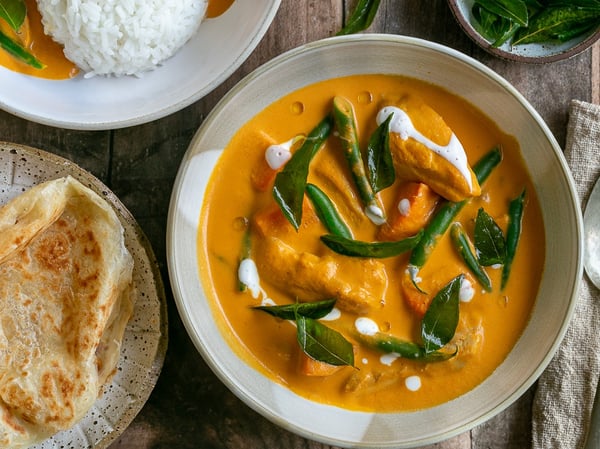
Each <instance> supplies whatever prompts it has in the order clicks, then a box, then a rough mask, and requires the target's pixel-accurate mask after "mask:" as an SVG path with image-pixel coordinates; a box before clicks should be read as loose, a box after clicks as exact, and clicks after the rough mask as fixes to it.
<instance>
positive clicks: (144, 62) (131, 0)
mask: <svg viewBox="0 0 600 449" xmlns="http://www.w3.org/2000/svg"><path fill="white" fill-rule="evenodd" d="M37 3H38V9H39V11H40V13H41V15H42V22H43V24H44V31H45V33H46V34H48V35H50V36H52V38H53V39H54V40H55V41H57V42H58V43H60V44H62V45H63V46H64V52H65V56H66V57H67V58H68V59H69V60H71V61H72V62H73V63H75V64H76V65H77V66H78V67H79V68H80V69H81V70H82V71H83V72H85V73H86V75H85V76H86V77H90V76H94V75H115V76H121V75H141V74H142V73H143V72H146V71H148V70H152V69H154V68H156V66H158V65H159V64H161V63H162V62H163V61H165V60H166V59H168V58H169V57H171V56H172V55H174V54H175V53H176V52H177V50H179V49H180V48H181V47H182V46H183V45H184V44H185V43H186V42H187V41H188V40H189V39H190V38H191V37H192V36H193V34H194V33H195V32H196V30H197V29H198V26H199V25H200V22H201V21H202V19H203V18H204V15H205V13H206V8H207V5H208V0H37Z"/></svg>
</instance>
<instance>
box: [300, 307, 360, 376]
mask: <svg viewBox="0 0 600 449" xmlns="http://www.w3.org/2000/svg"><path fill="white" fill-rule="evenodd" d="M296 325H297V329H298V330H297V339H298V343H299V344H300V347H301V348H302V350H303V351H304V352H305V353H306V354H307V355H308V356H310V357H312V358H313V359H315V360H318V361H320V362H325V363H328V364H330V365H335V366H343V365H348V366H354V350H353V347H352V343H350V342H349V341H348V340H346V339H345V338H344V336H343V335H342V334H340V333H339V332H337V331H335V330H333V329H331V328H329V327H327V326H325V325H324V324H321V323H319V322H318V321H316V320H313V319H312V318H307V317H304V316H301V315H299V316H298V317H297V318H296Z"/></svg>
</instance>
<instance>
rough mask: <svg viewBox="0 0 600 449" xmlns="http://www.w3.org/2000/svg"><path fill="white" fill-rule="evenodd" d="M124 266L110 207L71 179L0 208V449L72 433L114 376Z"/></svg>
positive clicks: (127, 301)
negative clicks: (104, 386)
mask: <svg viewBox="0 0 600 449" xmlns="http://www.w3.org/2000/svg"><path fill="white" fill-rule="evenodd" d="M132 270H133V259H132V257H131V255H130V253H129V252H128V251H127V249H126V247H125V242H124V236H123V227H122V225H121V223H120V222H119V219H118V217H117V215H116V214H115V212H114V210H113V209H112V208H111V207H110V206H109V204H108V203H107V202H106V201H105V200H104V199H103V198H101V197H100V196H99V195H97V194H96V193H95V192H93V191H92V190H90V189H88V188H87V187H85V186H83V185H82V184H81V183H80V182H79V181H76V180H75V179H74V178H71V177H66V178H60V179H57V180H54V181H49V182H46V183H44V184H40V185H38V186H36V187H33V188H32V189H30V190H28V191H26V192H25V193H23V194H21V195H20V196H18V197H16V198H14V199H13V200H11V201H10V202H9V203H8V204H6V205H5V206H4V207H3V208H2V209H0V447H2V448H7V447H10V448H20V447H27V446H29V445H31V444H34V443H36V442H39V441H41V440H43V439H45V438H47V437H49V436H51V435H53V434H54V433H56V432H58V431H60V430H63V429H67V428H69V427H72V426H73V425H74V424H75V423H76V422H77V421H78V420H79V419H81V418H82V417H83V416H84V415H85V414H86V413H87V411H88V410H89V409H90V408H91V406H92V405H93V403H94V401H95V400H96V399H97V398H98V396H99V395H100V394H101V391H102V386H103V385H104V383H105V382H106V381H107V380H108V379H110V377H111V376H112V375H113V374H114V372H115V370H116V364H117V361H118V358H119V350H120V345H121V341H122V338H123V334H124V331H125V326H126V324H127V322H128V320H129V318H130V317H131V314H132V312H133V303H132V296H133V295H132V294H131V288H132V281H131V279H132Z"/></svg>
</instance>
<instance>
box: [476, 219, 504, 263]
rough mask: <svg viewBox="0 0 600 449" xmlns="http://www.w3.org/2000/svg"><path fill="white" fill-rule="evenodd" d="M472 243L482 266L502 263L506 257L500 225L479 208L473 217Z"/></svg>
mask: <svg viewBox="0 0 600 449" xmlns="http://www.w3.org/2000/svg"><path fill="white" fill-rule="evenodd" d="M473 240H474V244H475V250H476V251H477V259H478V260H479V263H480V264H481V265H483V266H484V267H489V266H490V265H494V264H502V263H504V258H505V257H506V241H505V240H504V234H503V233H502V229H500V226H498V224H497V223H496V222H495V221H494V219H493V218H492V217H491V216H490V215H489V214H488V213H487V212H486V211H485V210H483V208H480V209H479V211H478V212H477V218H476V219H475V232H474V238H473Z"/></svg>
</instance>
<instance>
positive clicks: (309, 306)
mask: <svg viewBox="0 0 600 449" xmlns="http://www.w3.org/2000/svg"><path fill="white" fill-rule="evenodd" d="M335 301H336V300H335V299H326V300H324V301H314V302H297V303H294V304H286V305H283V306H256V307H253V309H256V310H261V311H263V312H266V313H268V314H269V315H273V316H274V317H277V318H281V319H283V320H295V319H296V317H298V316H303V317H306V318H312V319H314V320H317V319H319V318H323V317H324V316H325V315H327V314H328V313H329V312H331V310H332V309H333V306H334V305H335Z"/></svg>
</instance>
